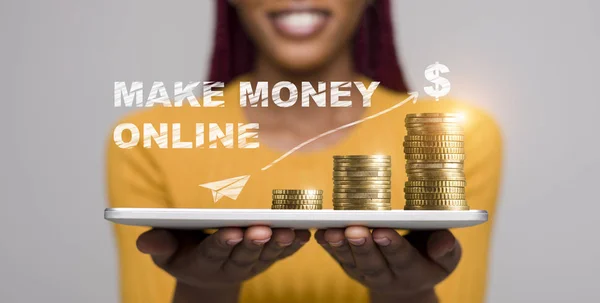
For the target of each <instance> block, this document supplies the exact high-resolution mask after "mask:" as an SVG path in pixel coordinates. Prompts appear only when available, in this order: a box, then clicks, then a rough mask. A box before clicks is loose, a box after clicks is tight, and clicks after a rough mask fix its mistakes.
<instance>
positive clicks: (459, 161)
mask: <svg viewBox="0 0 600 303" xmlns="http://www.w3.org/2000/svg"><path fill="white" fill-rule="evenodd" d="M464 162H465V161H464V160H452V159H450V160H448V159H446V160H445V159H441V160H440V159H437V160H431V159H429V160H423V159H406V164H415V163H458V164H464Z"/></svg>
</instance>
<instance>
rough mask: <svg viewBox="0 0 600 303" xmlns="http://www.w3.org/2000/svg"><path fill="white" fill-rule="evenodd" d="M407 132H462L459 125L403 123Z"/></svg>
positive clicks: (461, 127)
mask: <svg viewBox="0 0 600 303" xmlns="http://www.w3.org/2000/svg"><path fill="white" fill-rule="evenodd" d="M404 126H406V129H407V130H411V129H420V128H422V129H452V130H454V129H456V130H463V129H464V128H463V126H462V125H461V124H460V123H405V124H404Z"/></svg>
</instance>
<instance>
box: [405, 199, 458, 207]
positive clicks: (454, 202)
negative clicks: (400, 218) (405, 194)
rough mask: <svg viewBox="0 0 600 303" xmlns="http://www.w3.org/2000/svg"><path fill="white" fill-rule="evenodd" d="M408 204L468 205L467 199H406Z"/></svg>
mask: <svg viewBox="0 0 600 303" xmlns="http://www.w3.org/2000/svg"><path fill="white" fill-rule="evenodd" d="M406 205H429V206H432V205H437V206H439V205H443V206H466V205H467V200H463V199H458V200H416V199H415V200H406Z"/></svg>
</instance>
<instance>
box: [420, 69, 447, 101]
mask: <svg viewBox="0 0 600 303" xmlns="http://www.w3.org/2000/svg"><path fill="white" fill-rule="evenodd" d="M449 72H450V69H448V67H447V66H446V65H444V64H440V63H439V62H436V63H434V64H432V65H429V66H428V67H427V68H426V69H425V79H427V80H429V81H430V82H432V83H433V84H435V85H434V86H426V87H425V93H426V94H428V95H430V96H432V97H434V98H435V101H439V100H440V97H443V96H445V95H447V94H448V93H449V92H450V81H448V79H446V78H444V77H440V74H444V73H449Z"/></svg>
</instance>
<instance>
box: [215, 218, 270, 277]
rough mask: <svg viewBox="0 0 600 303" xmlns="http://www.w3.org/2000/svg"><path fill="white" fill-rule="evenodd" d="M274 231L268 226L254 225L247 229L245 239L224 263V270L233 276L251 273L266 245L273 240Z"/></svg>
mask: <svg viewBox="0 0 600 303" xmlns="http://www.w3.org/2000/svg"><path fill="white" fill-rule="evenodd" d="M271 236H272V231H271V229H270V228H268V227H266V226H253V227H249V228H248V229H246V232H245V233H244V237H243V240H242V241H241V243H240V244H239V245H237V246H236V247H235V248H234V249H233V251H232V252H231V255H230V256H229V259H228V260H227V261H226V262H225V263H224V264H223V271H224V272H225V273H226V274H229V275H232V276H245V275H247V274H249V273H250V271H251V270H252V268H253V267H254V265H255V264H256V263H257V261H258V258H259V256H260V255H261V253H262V250H263V247H264V245H265V244H266V243H267V242H269V240H271Z"/></svg>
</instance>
